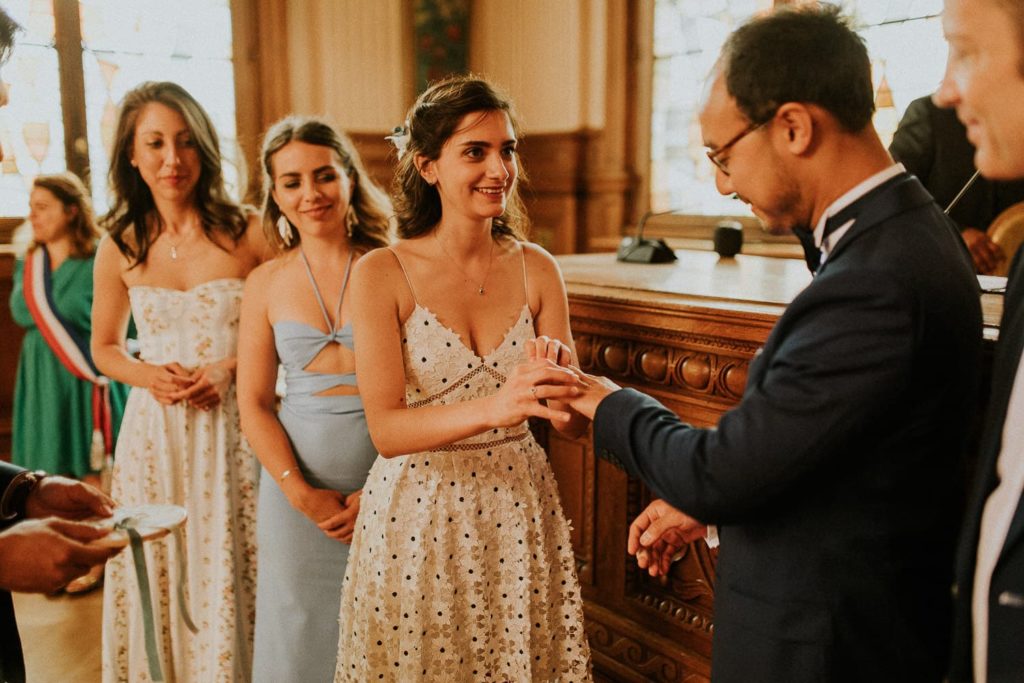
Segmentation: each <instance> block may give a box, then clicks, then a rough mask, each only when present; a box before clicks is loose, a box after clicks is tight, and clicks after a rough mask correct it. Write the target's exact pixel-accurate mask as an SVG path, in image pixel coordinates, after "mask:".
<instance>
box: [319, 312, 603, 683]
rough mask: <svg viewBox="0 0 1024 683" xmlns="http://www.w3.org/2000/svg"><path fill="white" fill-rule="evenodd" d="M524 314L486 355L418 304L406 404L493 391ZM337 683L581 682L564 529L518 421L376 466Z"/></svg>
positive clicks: (345, 598)
mask: <svg viewBox="0 0 1024 683" xmlns="http://www.w3.org/2000/svg"><path fill="white" fill-rule="evenodd" d="M534 334H535V333H534V329H533V323H532V317H531V315H530V310H529V308H528V307H526V306H524V307H523V310H522V313H521V314H520V316H519V319H518V320H517V321H516V323H515V324H514V325H513V326H512V328H511V329H509V331H508V332H507V333H506V335H505V338H504V340H503V341H502V343H501V344H500V345H499V346H498V347H497V348H496V349H494V350H493V351H491V352H490V353H488V354H487V355H486V356H484V357H482V358H481V357H479V356H477V355H476V354H474V353H473V352H472V351H470V350H469V349H468V348H467V347H466V346H465V345H464V344H463V342H462V341H461V339H460V338H459V337H458V335H456V334H455V333H454V332H452V331H451V330H449V329H447V328H445V327H444V326H443V325H441V324H440V323H439V322H438V320H437V318H436V316H434V314H433V313H431V312H430V311H429V310H427V309H425V308H423V307H422V306H417V307H416V309H415V311H414V312H413V314H412V315H411V316H410V317H409V319H408V320H407V321H406V323H405V327H404V339H403V349H404V356H405V358H404V361H405V369H406V400H407V403H408V404H409V405H410V406H411V407H415V406H417V405H427V404H444V403H452V402H456V401H465V400H469V399H472V398H478V397H481V396H486V395H488V394H492V393H494V392H496V391H497V390H498V389H499V388H500V386H501V384H502V383H504V381H505V378H506V376H507V375H508V373H509V372H510V371H511V370H512V368H513V367H515V365H516V364H517V363H519V362H521V361H522V360H523V359H524V358H525V354H524V352H523V344H524V342H526V341H527V340H528V339H530V338H532V337H533V336H534ZM361 506H362V507H361V510H360V515H359V520H358V523H357V529H356V534H355V538H354V539H353V542H352V550H351V554H350V556H349V563H348V570H347V572H346V574H345V580H344V584H343V593H342V601H341V602H342V605H341V628H340V632H341V636H340V641H339V646H338V667H337V671H336V673H335V681H359V682H360V683H362V682H365V681H444V682H445V683H454V682H455V681H559V682H563V681H564V682H569V681H590V680H591V674H590V649H589V647H588V645H587V641H586V636H585V634H584V632H583V610H582V602H581V598H580V589H579V582H578V581H577V578H576V573H575V569H574V560H573V556H572V549H571V547H570V545H569V525H568V523H567V521H566V519H565V516H564V515H563V513H562V508H561V503H560V501H559V497H558V490H557V487H556V483H555V480H554V477H553V476H552V473H551V468H550V466H549V465H548V462H547V457H546V455H545V453H544V451H543V450H542V449H541V448H540V446H538V445H537V443H536V441H534V439H533V437H532V436H531V435H530V433H529V430H528V429H527V426H526V424H525V423H523V424H521V425H517V426H516V427H513V428H508V429H496V430H491V431H489V432H486V433H484V434H480V435H477V436H475V437H472V438H470V439H466V440H464V441H460V442H457V443H454V444H451V445H449V446H446V447H443V448H440V449H437V450H435V451H430V452H425V453H416V454H412V455H407V456H402V457H396V458H390V459H385V458H378V459H377V461H376V463H375V464H374V466H373V469H372V470H371V471H370V475H369V478H368V479H367V482H366V486H365V488H364V489H363V496H362V502H361Z"/></svg>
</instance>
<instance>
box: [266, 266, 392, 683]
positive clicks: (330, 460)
mask: <svg viewBox="0 0 1024 683" xmlns="http://www.w3.org/2000/svg"><path fill="white" fill-rule="evenodd" d="M300 255H301V257H302V261H303V263H304V264H305V266H306V272H307V273H309V280H310V282H311V283H312V285H313V293H314V294H315V295H316V298H317V302H318V303H319V304H320V310H321V312H322V313H323V316H324V321H325V329H328V330H332V332H331V333H329V334H328V333H325V332H324V331H322V330H319V329H317V328H315V327H312V326H310V325H307V324H305V323H301V322H296V321H289V320H282V321H278V322H276V323H274V326H273V329H274V342H275V345H276V347H277V355H278V357H279V358H280V359H281V363H282V364H283V365H284V368H285V371H286V373H287V374H286V376H285V379H286V384H287V394H286V396H285V398H284V400H283V401H282V402H281V409H280V411H279V412H278V419H279V420H280V421H281V425H282V426H283V427H284V430H285V432H286V433H287V434H288V438H289V440H290V441H291V444H292V450H293V451H294V453H295V458H296V460H297V461H298V464H299V468H300V470H301V471H302V474H303V476H304V477H305V478H306V480H307V481H308V482H309V483H310V484H311V485H312V486H316V487H319V488H329V489H334V490H336V491H341V492H342V493H345V494H348V493H351V492H353V491H356V490H358V489H361V488H362V487H363V483H364V482H365V481H366V475H367V472H369V470H370V467H371V466H372V465H373V462H374V460H376V458H377V451H376V449H375V448H374V446H373V443H372V442H371V441H370V435H369V433H368V431H367V427H366V417H365V415H364V413H363V403H362V400H361V399H360V398H359V396H358V395H341V396H337V395H336V396H317V394H318V393H320V392H322V391H325V390H326V389H330V388H332V387H336V386H339V385H349V386H355V383H356V379H355V374H354V373H347V374H322V373H315V372H307V371H306V370H305V369H304V368H306V367H307V366H308V365H309V363H310V362H311V361H312V360H313V359H314V358H315V357H316V356H317V354H318V353H320V351H321V350H323V348H324V347H325V346H327V345H328V344H332V343H337V344H343V345H345V346H346V347H348V348H349V349H352V347H353V344H352V327H351V324H350V323H349V324H346V325H345V326H343V327H342V328H340V329H334V328H332V325H331V322H330V318H329V317H328V315H327V309H326V307H325V306H324V301H323V297H322V296H321V295H320V292H319V290H318V289H317V286H316V281H315V280H314V279H313V274H312V272H311V271H310V270H309V263H308V262H307V261H306V257H305V254H301V253H300ZM351 265H352V259H351V256H350V257H349V263H348V267H346V269H345V279H344V284H343V285H342V290H341V298H340V299H339V300H338V312H337V313H336V314H335V318H334V319H335V320H337V321H339V322H340V313H341V301H342V300H343V299H344V296H345V287H346V286H347V284H348V276H349V270H350V269H351ZM262 476H263V481H262V485H261V486H260V494H259V508H258V514H257V540H258V542H259V559H258V562H259V564H258V568H259V577H258V585H257V591H256V643H255V653H254V662H253V681H255V682H257V683H262V682H266V683H289V682H294V683H318V682H320V681H324V682H326V681H330V680H332V678H333V676H334V664H335V657H336V655H337V651H338V650H337V646H338V610H339V606H340V601H341V583H342V579H343V578H344V576H345V566H346V564H347V562H348V552H349V546H348V545H346V544H344V543H341V542H339V541H335V540H333V539H331V538H328V537H327V536H325V535H324V533H323V532H322V531H320V529H318V528H317V526H316V525H315V524H314V523H313V522H312V521H311V520H310V519H309V518H307V517H306V516H305V515H303V514H302V513H301V512H299V511H298V510H296V509H295V508H293V507H292V506H291V505H290V504H289V503H288V500H287V499H286V498H285V496H284V494H283V493H282V492H281V487H280V485H279V483H278V482H276V481H275V480H274V478H273V477H272V476H270V475H269V474H268V473H267V471H266V470H264V471H263V473H262Z"/></svg>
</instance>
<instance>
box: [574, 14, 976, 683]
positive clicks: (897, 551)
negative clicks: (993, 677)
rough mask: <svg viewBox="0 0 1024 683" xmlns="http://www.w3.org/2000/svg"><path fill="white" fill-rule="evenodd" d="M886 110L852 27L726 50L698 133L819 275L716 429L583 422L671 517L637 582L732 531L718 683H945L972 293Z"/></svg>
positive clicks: (784, 20) (636, 415) (799, 20)
mask: <svg viewBox="0 0 1024 683" xmlns="http://www.w3.org/2000/svg"><path fill="white" fill-rule="evenodd" d="M873 110H874V105H873V98H872V86H871V74H870V64H869V61H868V55H867V51H866V50H865V47H864V44H863V42H862V40H861V39H860V38H859V37H858V36H857V35H856V34H855V33H854V32H853V31H852V30H851V29H850V28H849V25H848V23H847V21H846V20H845V19H844V18H843V17H841V16H840V15H839V13H838V9H836V8H834V7H829V6H827V5H824V6H822V5H814V6H810V5H808V6H802V7H798V8H795V9H783V10H780V11H777V12H774V13H772V14H769V15H765V16H760V17H758V18H755V19H753V20H751V21H750V22H749V23H747V24H746V25H744V26H742V27H740V28H739V29H738V30H737V31H736V32H735V33H733V34H732V35H731V36H730V37H729V39H728V40H727V42H726V45H725V47H724V48H723V52H722V56H721V58H720V60H719V62H718V64H717V66H716V69H715V71H714V73H713V74H712V75H711V78H710V81H709V87H708V89H707V91H706V93H705V99H704V104H703V109H702V111H701V116H700V122H701V130H702V134H703V136H704V142H705V145H706V146H707V147H708V148H709V152H708V156H709V157H710V159H711V161H712V162H713V163H714V164H715V165H716V167H717V173H716V183H717V186H718V190H719V191H720V192H721V193H722V194H736V195H737V196H738V197H739V198H740V199H741V200H743V201H745V202H747V203H748V204H750V206H751V208H752V210H753V212H754V214H755V215H757V216H758V218H759V219H760V220H761V221H762V223H764V225H765V227H766V228H767V229H768V230H771V231H773V232H783V231H789V230H792V231H794V232H795V233H796V234H797V235H798V236H799V237H800V238H801V241H802V242H803V243H804V245H805V249H806V251H807V260H808V264H809V265H810V266H811V268H812V270H814V271H815V277H814V279H813V280H812V282H811V284H810V285H809V286H808V287H807V288H806V289H805V290H804V291H803V292H802V293H801V294H800V295H799V296H797V297H796V299H795V300H794V301H793V302H792V303H791V304H790V306H789V307H788V309H787V310H786V312H785V313H784V314H783V315H782V317H781V318H780V319H779V321H778V323H777V324H776V326H775V328H774V329H773V331H772V332H771V334H770V336H769V337H768V340H767V342H766V343H765V346H764V349H763V352H762V353H760V354H759V355H758V356H757V357H756V358H755V359H754V360H753V362H752V363H751V366H750V370H749V379H748V383H747V387H746V391H745V394H744V396H743V399H742V401H741V402H740V403H739V405H738V406H736V407H735V408H734V409H733V410H731V411H729V412H728V413H726V414H725V415H724V416H723V417H722V419H721V421H720V423H719V425H718V427H717V429H713V430H712V429H695V428H691V427H689V426H688V425H685V424H683V423H681V422H680V421H679V419H678V418H677V417H676V415H674V414H673V413H672V412H670V411H669V410H667V409H666V408H665V407H664V406H662V405H661V404H660V403H658V401H656V400H654V399H653V398H650V397H648V396H645V395H643V394H641V393H639V392H637V391H634V390H631V389H619V388H618V387H617V386H615V385H614V384H612V383H611V382H609V381H608V380H604V379H600V378H596V377H590V376H588V377H587V378H586V381H587V382H588V383H589V387H588V388H587V389H586V390H585V391H584V392H583V393H582V394H581V396H580V398H579V399H578V400H577V401H574V402H573V406H574V407H575V408H576V409H578V410H580V411H581V412H583V413H584V414H587V415H592V416H593V418H594V446H595V449H596V450H597V452H598V454H599V455H601V456H602V457H606V458H608V459H611V460H613V461H618V462H620V463H621V464H622V465H623V466H624V467H625V468H626V469H627V470H628V471H629V473H630V474H631V475H633V476H635V477H638V478H640V479H642V480H643V481H644V482H645V483H646V484H647V485H648V486H649V487H650V488H651V489H652V490H653V491H654V492H655V493H656V494H657V495H658V496H660V497H661V500H656V501H654V502H653V503H652V504H651V506H650V507H648V509H647V510H645V511H644V512H643V513H642V514H641V515H640V517H639V518H638V519H637V520H636V521H635V522H634V524H633V526H632V527H631V529H630V550H631V551H634V552H636V553H637V555H638V561H639V563H640V565H641V566H642V567H646V568H648V570H649V571H650V572H651V573H652V574H655V575H657V574H662V573H664V572H666V571H667V570H668V565H669V563H670V561H671V560H670V558H671V557H672V555H673V554H674V553H675V551H676V550H678V549H679V547H680V546H681V544H682V543H683V542H685V541H686V540H688V539H691V538H694V537H695V536H699V535H701V534H702V532H703V525H705V524H714V525H717V527H718V534H719V537H720V540H721V547H720V552H719V556H718V581H717V583H716V591H715V630H714V639H713V647H712V669H711V671H712V674H711V675H712V680H713V681H716V682H718V683H731V682H735V683H747V682H749V681H759V682H771V681H777V682H779V683H799V682H800V681H858V682H859V681H871V682H872V683H878V682H882V681H899V682H900V683H907V682H911V681H936V682H937V681H940V680H941V679H942V677H943V675H944V673H945V663H946V661H947V656H948V647H949V628H950V621H951V600H950V585H951V583H952V562H953V552H954V546H955V537H956V529H957V525H958V522H959V519H960V511H961V500H960V495H959V493H960V491H961V490H962V488H963V484H962V482H961V481H960V478H959V475H960V473H961V471H962V469H961V468H962V464H963V456H964V454H965V449H966V440H967V438H966V437H967V432H968V424H969V422H970V419H969V415H970V413H971V411H972V408H973V406H974V405H975V404H976V403H977V383H976V378H977V377H978V374H979V372H978V369H979V363H980V353H981V311H980V305H979V292H978V284H977V281H976V279H975V277H974V274H973V268H972V265H971V262H970V257H969V255H968V254H967V251H966V249H965V247H964V245H963V243H962V241H961V240H960V237H959V235H958V234H957V231H956V228H955V227H954V225H953V224H952V223H951V221H949V220H948V219H947V218H946V217H945V216H944V215H943V213H942V211H941V210H940V208H939V207H938V206H937V205H936V204H935V202H934V200H933V199H932V197H931V195H929V194H928V192H927V191H926V190H925V189H924V188H923V187H922V186H921V184H920V183H919V182H918V181H917V179H916V178H914V177H912V176H910V175H909V174H907V173H906V172H905V171H904V169H903V167H902V166H900V165H898V164H894V163H893V162H892V159H891V158H890V157H889V155H888V153H887V152H886V150H885V148H884V147H883V145H882V143H881V142H880V141H879V138H878V135H877V134H876V133H875V130H874V128H873V126H872V124H871V116H872V113H873ZM698 520H699V521H698Z"/></svg>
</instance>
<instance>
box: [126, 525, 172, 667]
mask: <svg viewBox="0 0 1024 683" xmlns="http://www.w3.org/2000/svg"><path fill="white" fill-rule="evenodd" d="M115 528H117V529H124V530H125V531H127V532H128V540H129V542H130V543H131V546H132V560H134V562H135V578H136V580H137V581H138V584H139V603H140V604H141V605H142V624H143V628H144V629H145V633H146V658H147V659H148V660H149V677H150V678H151V679H153V680H154V681H157V682H159V681H163V680H164V674H163V671H161V669H160V653H159V652H158V651H157V649H156V626H155V625H154V623H153V600H152V597H151V593H150V590H149V572H148V571H147V570H146V553H145V552H144V551H143V550H142V536H139V532H138V531H136V530H135V520H134V519H132V518H131V517H126V518H124V519H122V520H121V521H120V522H118V523H117V524H116V525H115Z"/></svg>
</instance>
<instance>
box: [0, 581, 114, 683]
mask: <svg viewBox="0 0 1024 683" xmlns="http://www.w3.org/2000/svg"><path fill="white" fill-rule="evenodd" d="M102 611H103V589H102V588H101V589H98V590H94V591H91V592H89V593H85V594H84V595H76V596H70V595H66V594H63V593H62V594H60V595H58V596H55V597H50V596H47V595H38V594H27V593H15V594H14V613H15V615H16V616H17V618H18V630H19V631H20V632H21V642H22V646H23V648H24V651H25V669H26V672H27V673H28V683H97V681H99V680H100V619H101V614H102Z"/></svg>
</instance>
